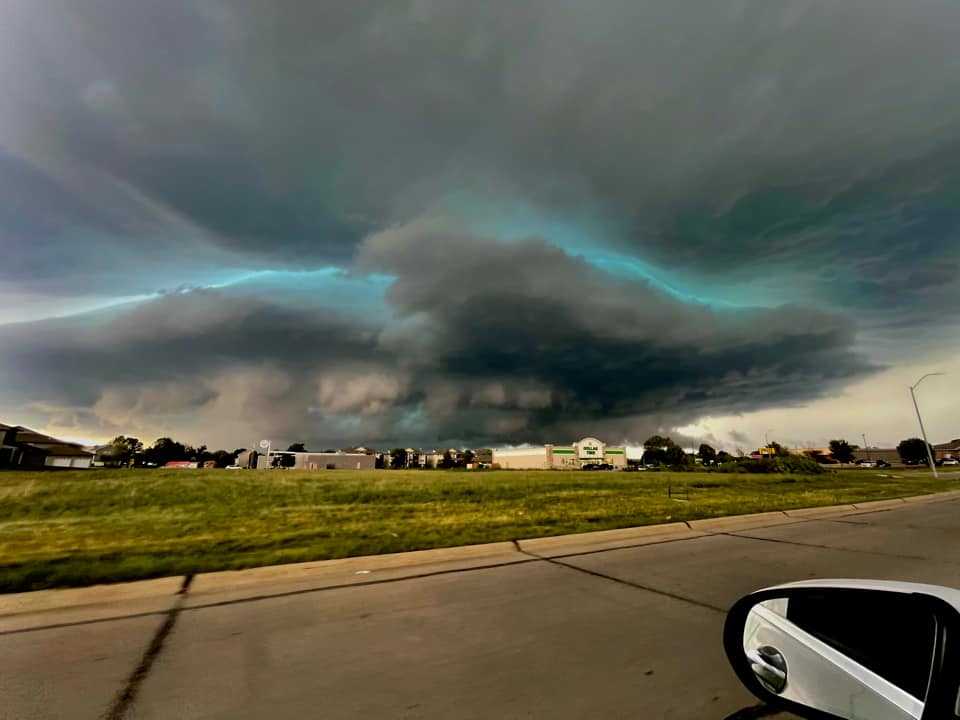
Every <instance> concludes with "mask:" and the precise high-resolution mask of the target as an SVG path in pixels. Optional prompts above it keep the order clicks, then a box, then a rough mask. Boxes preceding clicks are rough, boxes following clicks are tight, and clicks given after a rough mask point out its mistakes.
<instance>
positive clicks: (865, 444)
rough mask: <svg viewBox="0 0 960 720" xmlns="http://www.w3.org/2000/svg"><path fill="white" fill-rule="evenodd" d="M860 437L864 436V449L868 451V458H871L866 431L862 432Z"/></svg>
mask: <svg viewBox="0 0 960 720" xmlns="http://www.w3.org/2000/svg"><path fill="white" fill-rule="evenodd" d="M860 437H862V438H863V449H864V450H865V451H866V453H867V460H869V459H870V446H869V445H867V434H866V433H861V434H860Z"/></svg>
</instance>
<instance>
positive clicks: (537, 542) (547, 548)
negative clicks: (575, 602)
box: [517, 522, 707, 558]
mask: <svg viewBox="0 0 960 720" xmlns="http://www.w3.org/2000/svg"><path fill="white" fill-rule="evenodd" d="M706 534H707V533H704V532H701V531H698V530H697V529H695V528H691V527H690V525H689V524H688V523H685V522H677V523H667V524H664V525H643V526H640V527H633V528H621V529H618V530H598V531H597V532H591V533H576V534H573V535H554V536H553V537H543V538H531V539H529V540H518V541H517V545H518V546H519V547H520V549H521V550H523V551H524V552H529V553H532V554H534V555H538V556H540V557H545V558H554V557H561V556H563V555H571V554H579V553H591V552H601V551H604V550H616V549H618V548H624V547H637V546H640V545H654V544H656V543H661V542H671V541H673V540H686V539H690V538H697V537H703V536H704V535H706Z"/></svg>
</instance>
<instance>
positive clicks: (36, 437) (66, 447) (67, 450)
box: [0, 423, 93, 457]
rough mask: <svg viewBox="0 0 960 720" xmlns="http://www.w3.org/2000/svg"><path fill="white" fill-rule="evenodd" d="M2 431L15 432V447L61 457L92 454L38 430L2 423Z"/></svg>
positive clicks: (0, 427)
mask: <svg viewBox="0 0 960 720" xmlns="http://www.w3.org/2000/svg"><path fill="white" fill-rule="evenodd" d="M0 430H4V431H6V430H14V431H15V432H14V437H13V443H14V445H17V446H20V447H24V448H30V449H31V450H37V451H40V452H44V453H46V454H47V455H58V456H61V457H88V456H90V455H93V453H92V452H88V451H87V450H84V449H83V447H82V446H81V445H80V444H79V443H71V442H66V441H65V440H59V439H58V438H55V437H51V436H50V435H44V434H43V433H39V432H37V431H36V430H31V429H30V428H26V427H23V426H22V425H4V424H3V423H0Z"/></svg>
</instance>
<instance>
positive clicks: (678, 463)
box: [662, 443, 690, 467]
mask: <svg viewBox="0 0 960 720" xmlns="http://www.w3.org/2000/svg"><path fill="white" fill-rule="evenodd" d="M662 452H663V462H664V464H666V465H669V466H671V467H683V466H685V465H689V464H690V457H689V456H688V455H687V453H686V452H684V449H683V448H682V447H680V446H679V445H674V444H672V443H671V445H670V447H668V448H667V449H666V450H663V451H662Z"/></svg>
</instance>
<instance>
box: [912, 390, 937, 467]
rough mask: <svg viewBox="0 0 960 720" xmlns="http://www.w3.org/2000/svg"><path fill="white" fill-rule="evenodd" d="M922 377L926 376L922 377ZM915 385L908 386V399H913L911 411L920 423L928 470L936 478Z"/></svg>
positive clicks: (934, 464)
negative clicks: (912, 410) (928, 464)
mask: <svg viewBox="0 0 960 720" xmlns="http://www.w3.org/2000/svg"><path fill="white" fill-rule="evenodd" d="M923 377H927V376H926V375H924V376H923ZM922 381H923V378H920V380H919V381H918V382H917V385H919V384H920V382H922ZM917 385H911V386H910V397H911V398H913V409H914V410H916V411H917V421H918V422H919V423H920V434H921V435H923V446H924V448H926V451H927V460H929V461H930V470H931V471H933V477H934V478H938V477H939V476H938V475H937V465H936V463H934V462H933V453H932V452H930V443H929V442H927V431H926V430H925V429H924V427H923V418H922V417H920V406H919V405H917V394H916V393H915V392H914V390H913V389H914V388H915V387H916V386H917Z"/></svg>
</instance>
